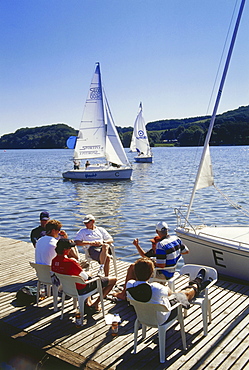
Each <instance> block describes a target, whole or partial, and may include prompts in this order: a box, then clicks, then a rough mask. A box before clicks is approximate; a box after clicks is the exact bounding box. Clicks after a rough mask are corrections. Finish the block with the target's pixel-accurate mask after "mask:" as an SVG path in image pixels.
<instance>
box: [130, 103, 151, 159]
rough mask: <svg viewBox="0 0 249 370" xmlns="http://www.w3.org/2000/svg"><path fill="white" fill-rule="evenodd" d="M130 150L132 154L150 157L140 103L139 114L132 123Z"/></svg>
mask: <svg viewBox="0 0 249 370" xmlns="http://www.w3.org/2000/svg"><path fill="white" fill-rule="evenodd" d="M130 150H131V151H132V152H137V153H143V154H144V155H148V156H151V150H150V145H149V139H148V136H147V131H146V127H145V121H144V118H143V109H142V103H140V106H139V113H138V115H137V118H136V120H135V123H134V129H133V133H132V139H131V145H130Z"/></svg>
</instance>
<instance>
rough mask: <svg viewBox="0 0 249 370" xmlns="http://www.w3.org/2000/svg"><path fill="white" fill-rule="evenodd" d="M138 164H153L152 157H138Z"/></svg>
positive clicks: (135, 159) (136, 160)
mask: <svg viewBox="0 0 249 370" xmlns="http://www.w3.org/2000/svg"><path fill="white" fill-rule="evenodd" d="M134 161H135V162H136V163H152V156H147V157H146V156H142V155H141V156H138V157H135V158H134Z"/></svg>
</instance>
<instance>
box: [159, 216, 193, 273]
mask: <svg viewBox="0 0 249 370" xmlns="http://www.w3.org/2000/svg"><path fill="white" fill-rule="evenodd" d="M168 229H169V228H168V225H167V223H166V222H164V221H160V222H158V224H157V225H156V232H157V234H158V236H159V237H160V241H159V242H158V243H157V245H156V267H162V268H165V267H166V268H167V267H169V270H167V269H166V270H165V269H164V270H158V271H157V277H160V278H165V279H166V280H168V279H170V278H171V277H172V276H173V275H174V272H175V267H176V265H177V262H178V261H179V259H180V257H181V256H182V254H188V253H189V249H188V247H187V246H186V245H184V244H183V243H182V241H181V239H180V238H178V237H177V236H176V235H174V236H170V235H169V234H168Z"/></svg>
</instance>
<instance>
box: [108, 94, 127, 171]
mask: <svg viewBox="0 0 249 370" xmlns="http://www.w3.org/2000/svg"><path fill="white" fill-rule="evenodd" d="M104 106H105V114H106V123H107V136H106V153H105V154H106V155H105V156H106V159H107V160H108V161H109V162H111V163H115V164H118V165H128V166H130V163H129V161H128V158H127V156H126V153H125V151H124V148H123V145H122V143H121V140H120V137H119V134H118V132H117V129H116V127H115V124H114V121H113V118H112V114H111V111H110V107H109V104H108V101H107V99H106V96H105V97H104Z"/></svg>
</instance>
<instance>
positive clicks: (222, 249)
mask: <svg viewBox="0 0 249 370" xmlns="http://www.w3.org/2000/svg"><path fill="white" fill-rule="evenodd" d="M175 231H176V234H177V235H178V236H179V237H180V238H181V240H182V242H183V243H184V244H186V245H187V247H188V248H189V250H190V252H189V254H187V255H184V261H185V263H195V264H200V265H207V266H212V267H214V268H215V269H216V270H217V271H218V273H219V274H221V275H223V276H227V277H229V278H233V279H240V280H244V281H247V282H248V281H249V268H248V266H249V227H248V226H241V227H236V226H235V227H225V226H224V227H208V226H199V227H198V228H196V229H187V228H181V227H177V228H176V230H175Z"/></svg>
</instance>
